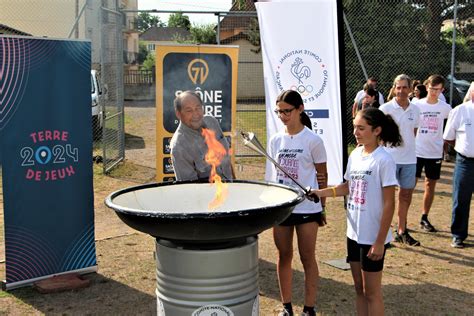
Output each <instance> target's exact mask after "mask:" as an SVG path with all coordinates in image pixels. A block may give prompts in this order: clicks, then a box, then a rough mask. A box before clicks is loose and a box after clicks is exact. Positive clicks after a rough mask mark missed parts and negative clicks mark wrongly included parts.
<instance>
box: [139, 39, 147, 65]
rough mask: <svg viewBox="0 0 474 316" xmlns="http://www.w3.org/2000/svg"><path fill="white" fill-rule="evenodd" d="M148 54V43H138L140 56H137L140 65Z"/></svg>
mask: <svg viewBox="0 0 474 316" xmlns="http://www.w3.org/2000/svg"><path fill="white" fill-rule="evenodd" d="M147 56H148V49H147V48H146V44H145V43H144V42H142V41H140V42H139V43H138V56H137V61H138V64H139V65H141V64H143V62H144V61H145V60H146V58H147Z"/></svg>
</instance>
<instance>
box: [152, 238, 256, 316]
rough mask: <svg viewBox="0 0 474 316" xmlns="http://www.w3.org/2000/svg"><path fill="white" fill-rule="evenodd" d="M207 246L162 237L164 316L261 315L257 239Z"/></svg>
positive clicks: (159, 271)
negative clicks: (197, 245) (189, 244)
mask: <svg viewBox="0 0 474 316" xmlns="http://www.w3.org/2000/svg"><path fill="white" fill-rule="evenodd" d="M203 248H206V249H197V247H195V246H193V247H191V248H190V249H187V248H186V246H183V245H177V244H174V243H172V242H169V241H167V240H157V241H156V259H157V270H156V276H157V288H156V296H157V312H158V316H211V315H212V316H257V315H258V242H257V238H256V237H247V238H244V239H243V240H242V242H240V243H238V244H234V245H233V246H232V247H229V248H224V249H209V247H203Z"/></svg>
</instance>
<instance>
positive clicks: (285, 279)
mask: <svg viewBox="0 0 474 316" xmlns="http://www.w3.org/2000/svg"><path fill="white" fill-rule="evenodd" d="M275 113H276V114H277V115H278V117H279V118H280V120H281V122H282V123H283V124H284V125H285V129H284V130H283V131H280V132H279V133H277V134H275V135H273V137H272V138H271V140H270V145H269V154H270V155H271V157H273V158H274V159H275V160H276V161H278V162H279V163H280V164H281V165H282V167H283V168H285V170H286V171H287V172H288V173H290V174H291V175H292V176H293V177H294V178H296V179H298V181H299V182H300V183H301V184H303V185H304V186H309V187H311V188H318V181H317V177H316V174H320V175H323V176H322V177H320V178H321V179H327V168H326V149H325V147H324V143H323V141H322V139H321V138H320V137H319V136H318V135H316V133H314V132H313V131H312V130H311V120H310V119H309V117H308V116H307V115H306V113H305V112H304V104H303V99H302V98H301V95H300V94H299V93H298V92H297V91H294V90H286V91H283V92H282V93H281V94H280V95H279V96H278V98H277V101H276V107H275ZM267 180H268V181H274V182H278V183H281V184H286V185H291V186H294V185H295V184H294V183H293V181H292V180H291V179H289V178H288V177H287V176H286V175H285V174H284V173H283V172H281V171H280V170H278V169H276V168H273V169H272V170H271V172H270V173H269V174H267ZM321 186H322V187H323V188H324V187H326V183H325V181H324V183H322V185H321ZM323 205H324V199H322V200H321V201H320V202H318V203H314V202H312V201H310V200H305V201H303V202H302V203H300V204H299V205H297V206H296V207H295V209H294V210H293V213H292V214H291V215H290V217H289V218H287V219H286V220H285V221H284V222H283V223H281V224H280V225H278V226H276V227H274V229H273V237H274V240H275V245H276V247H277V249H278V255H279V257H278V264H277V273H278V282H279V286H280V294H281V300H282V303H283V310H282V312H281V313H280V315H290V316H291V315H293V307H292V304H291V298H292V295H291V289H292V268H291V262H292V259H293V236H294V232H295V231H296V236H297V239H298V251H299V254H300V259H301V262H302V264H303V269H304V273H305V294H304V308H303V314H302V315H309V316H312V315H315V308H314V304H315V301H316V296H317V284H318V281H319V271H318V264H317V261H316V258H315V250H316V237H317V233H318V228H319V226H322V225H324V218H323V215H322V212H323Z"/></svg>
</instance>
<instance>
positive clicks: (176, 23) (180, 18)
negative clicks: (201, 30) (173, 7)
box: [168, 12, 191, 30]
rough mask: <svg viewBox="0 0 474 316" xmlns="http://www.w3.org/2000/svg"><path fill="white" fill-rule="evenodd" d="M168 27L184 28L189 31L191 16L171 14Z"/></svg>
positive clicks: (179, 13) (178, 13)
mask: <svg viewBox="0 0 474 316" xmlns="http://www.w3.org/2000/svg"><path fill="white" fill-rule="evenodd" d="M168 27H184V28H185V29H187V30H189V29H191V22H190V21H189V16H187V15H184V14H183V12H177V13H173V14H170V17H169V18H168Z"/></svg>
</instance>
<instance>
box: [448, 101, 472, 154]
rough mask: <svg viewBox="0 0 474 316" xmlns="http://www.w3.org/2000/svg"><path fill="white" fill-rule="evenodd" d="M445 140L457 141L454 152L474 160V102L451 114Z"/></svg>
mask: <svg viewBox="0 0 474 316" xmlns="http://www.w3.org/2000/svg"><path fill="white" fill-rule="evenodd" d="M443 138H444V139H446V140H456V143H455V145H454V150H456V151H457V152H458V153H460V154H461V155H464V156H466V157H469V158H474V102H472V100H470V101H467V102H465V103H463V104H461V105H458V106H457V107H455V108H454V109H452V110H451V112H449V117H448V122H447V123H446V127H445V130H444V135H443Z"/></svg>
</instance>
